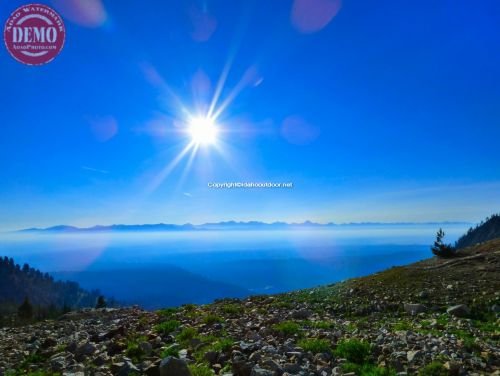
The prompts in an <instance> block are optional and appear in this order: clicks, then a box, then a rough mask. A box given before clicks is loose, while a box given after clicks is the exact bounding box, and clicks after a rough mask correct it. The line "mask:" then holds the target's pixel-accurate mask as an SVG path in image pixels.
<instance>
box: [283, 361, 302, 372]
mask: <svg viewBox="0 0 500 376" xmlns="http://www.w3.org/2000/svg"><path fill="white" fill-rule="evenodd" d="M300 369H301V368H300V365H298V364H297V363H285V365H284V366H283V370H284V371H285V372H287V373H292V374H295V373H299V372H300Z"/></svg>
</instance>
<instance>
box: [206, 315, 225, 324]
mask: <svg viewBox="0 0 500 376" xmlns="http://www.w3.org/2000/svg"><path fill="white" fill-rule="evenodd" d="M223 321H224V320H223V319H222V317H220V316H217V315H214V314H211V313H209V314H208V315H206V316H205V317H204V318H203V322H204V323H205V324H207V325H212V324H217V323H220V322H223Z"/></svg>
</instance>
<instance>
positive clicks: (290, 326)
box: [273, 321, 300, 336]
mask: <svg viewBox="0 0 500 376" xmlns="http://www.w3.org/2000/svg"><path fill="white" fill-rule="evenodd" d="M273 329H274V330H276V331H277V332H279V333H281V334H283V335H285V336H293V335H294V334H298V333H299V332H300V326H299V324H297V323H296V322H294V321H283V322H280V323H279V324H275V325H274V326H273Z"/></svg>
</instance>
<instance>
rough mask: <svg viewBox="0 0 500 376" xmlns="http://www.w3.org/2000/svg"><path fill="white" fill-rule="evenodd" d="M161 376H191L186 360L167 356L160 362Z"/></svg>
mask: <svg viewBox="0 0 500 376" xmlns="http://www.w3.org/2000/svg"><path fill="white" fill-rule="evenodd" d="M160 376H191V372H190V371H189V368H188V366H187V363H186V362H185V361H184V360H181V359H177V358H174V357H173V356H167V357H166V358H165V359H163V360H162V361H161V363H160Z"/></svg>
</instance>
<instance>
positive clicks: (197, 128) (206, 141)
mask: <svg viewBox="0 0 500 376" xmlns="http://www.w3.org/2000/svg"><path fill="white" fill-rule="evenodd" d="M188 132H189V135H190V136H191V141H192V142H193V143H194V144H196V145H205V146H208V145H213V144H215V143H216V142H217V136H218V133H219V129H218V126H217V124H215V122H214V120H212V119H211V118H209V117H195V118H193V119H191V120H190V121H189V123H188Z"/></svg>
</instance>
